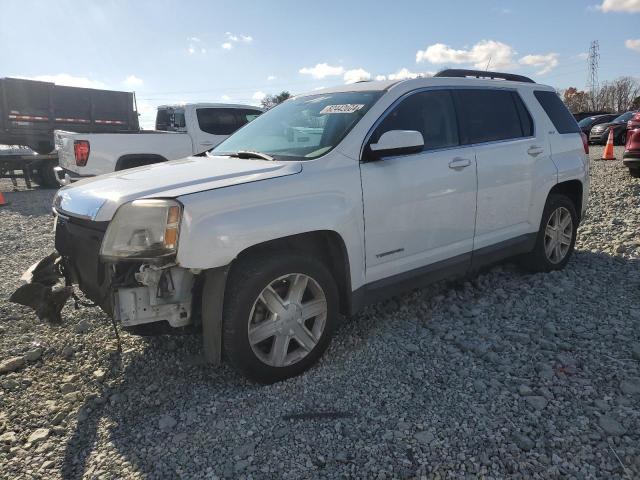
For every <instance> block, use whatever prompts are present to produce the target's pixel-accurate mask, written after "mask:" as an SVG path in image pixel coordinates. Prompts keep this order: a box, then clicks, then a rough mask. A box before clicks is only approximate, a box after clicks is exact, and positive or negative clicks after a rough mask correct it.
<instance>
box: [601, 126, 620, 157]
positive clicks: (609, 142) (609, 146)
mask: <svg viewBox="0 0 640 480" xmlns="http://www.w3.org/2000/svg"><path fill="white" fill-rule="evenodd" d="M615 159H616V157H615V155H614V154H613V128H610V129H609V138H607V146H606V147H604V152H603V153H602V158H601V159H600V160H615Z"/></svg>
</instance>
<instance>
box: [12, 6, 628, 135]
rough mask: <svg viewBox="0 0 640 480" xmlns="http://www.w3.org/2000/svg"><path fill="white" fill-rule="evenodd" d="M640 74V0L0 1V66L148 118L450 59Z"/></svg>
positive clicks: (437, 65)
mask: <svg viewBox="0 0 640 480" xmlns="http://www.w3.org/2000/svg"><path fill="white" fill-rule="evenodd" d="M592 40H598V41H599V44H600V69H599V79H600V81H601V82H602V81H606V80H611V79H614V78H616V77H619V76H623V75H629V76H634V77H637V78H639V79H640V0H584V1H579V0H553V1H547V0H536V1H533V2H532V1H529V2H523V1H515V0H511V1H508V0H474V1H469V0H468V1H460V0H445V1H443V0H438V1H428V0H395V1H394V2H377V1H371V0H370V1H361V0H353V1H349V0H341V1H336V0H321V1H315V2H301V1H299V0H296V1H291V0H280V1H278V0H272V1H269V0H262V1H260V0H253V1H248V0H233V1H189V0H181V1H177V0H173V1H166V0H156V1H146V0H138V1H125V0H101V1H92V0H46V1H35V0H0V77H9V76H11V77H24V78H34V79H40V80H46V81H54V82H55V83H57V84H64V85H76V86H86V87H96V88H109V89H115V90H127V91H135V92H136V98H137V102H138V110H139V111H140V112H141V124H142V125H143V126H144V127H146V128H150V127H152V126H153V123H154V119H155V108H156V107H157V106H158V105H161V104H166V103H182V102H228V103H248V104H259V102H260V100H261V99H262V98H263V97H264V95H266V94H274V93H278V92H280V91H282V90H288V91H290V92H291V93H294V94H296V93H302V92H307V91H312V90H314V89H319V88H322V87H328V86H332V85H337V84H343V83H350V82H354V81H358V80H367V79H376V78H390V79H394V78H396V79H401V78H410V77H412V76H416V75H430V74H433V73H435V72H437V71H439V70H441V69H443V68H478V69H481V70H485V69H487V67H488V69H489V70H498V71H508V72H514V73H519V74H523V75H528V76H531V77H532V78H533V79H534V80H535V81H537V82H540V83H544V84H548V85H553V86H554V87H556V88H559V89H560V88H566V87H569V86H576V87H578V88H584V86H585V84H586V81H587V52H588V50H589V45H590V42H591V41H592Z"/></svg>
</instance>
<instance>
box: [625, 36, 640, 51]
mask: <svg viewBox="0 0 640 480" xmlns="http://www.w3.org/2000/svg"><path fill="white" fill-rule="evenodd" d="M624 46H625V47H627V48H628V49H629V50H634V51H636V52H640V38H630V39H629V40H625V42H624Z"/></svg>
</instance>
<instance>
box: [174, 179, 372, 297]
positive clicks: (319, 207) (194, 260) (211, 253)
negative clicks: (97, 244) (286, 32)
mask: <svg viewBox="0 0 640 480" xmlns="http://www.w3.org/2000/svg"><path fill="white" fill-rule="evenodd" d="M344 173H346V172H343V175H342V178H340V175H336V176H335V177H334V179H333V182H332V183H330V182H327V181H326V179H319V178H315V179H314V181H313V182H310V181H308V180H306V179H305V176H304V175H296V176H289V177H283V178H276V179H269V180H265V181H260V182H253V183H248V184H244V185H238V186H234V187H229V188H223V189H217V190H211V191H207V192H200V193H197V194H192V195H185V196H183V197H179V200H180V201H181V202H182V204H183V205H184V215H183V219H182V225H181V231H180V240H179V246H178V255H177V262H178V263H179V264H180V265H181V266H183V267H186V268H198V269H209V268H216V267H222V266H225V265H228V264H230V263H231V262H232V261H233V260H234V259H235V258H236V257H237V256H238V255H239V254H240V253H241V252H242V251H244V250H246V249H247V248H249V247H251V246H254V245H257V244H260V243H264V242H267V241H270V240H276V239H279V238H283V237H288V236H291V235H296V234H301V233H308V232H314V231H319V230H328V231H334V232H336V233H337V234H338V235H340V237H341V238H342V240H343V241H344V244H345V245H346V247H347V255H348V262H349V266H350V274H351V282H352V288H354V289H355V288H357V287H358V286H360V285H361V284H362V283H363V279H364V253H363V248H362V247H363V245H364V239H363V235H364V225H363V218H362V205H361V201H362V200H361V196H360V188H359V187H360V178H359V175H358V172H357V169H354V170H353V171H352V172H351V173H348V174H346V175H345V174H344ZM347 177H350V178H347ZM323 180H324V181H323ZM318 185H331V190H325V189H322V188H319V187H318ZM348 186H349V187H350V188H346V187H348ZM354 187H355V188H354ZM314 190H315V191H314Z"/></svg>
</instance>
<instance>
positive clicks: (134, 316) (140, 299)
mask: <svg viewBox="0 0 640 480" xmlns="http://www.w3.org/2000/svg"><path fill="white" fill-rule="evenodd" d="M135 279H136V280H137V282H138V283H139V286H132V287H119V288H117V289H114V292H113V298H114V309H113V316H114V318H115V319H116V320H118V321H119V322H120V323H121V324H122V326H124V327H132V326H136V325H143V324H148V323H155V322H163V321H166V322H168V323H169V325H171V326H172V327H174V328H178V327H185V326H187V325H189V324H191V319H192V304H193V301H192V300H193V293H192V290H193V285H194V275H193V273H192V272H191V271H190V270H187V269H185V268H181V267H177V266H168V267H156V266H153V265H142V266H141V267H140V271H139V272H137V273H136V274H135Z"/></svg>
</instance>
